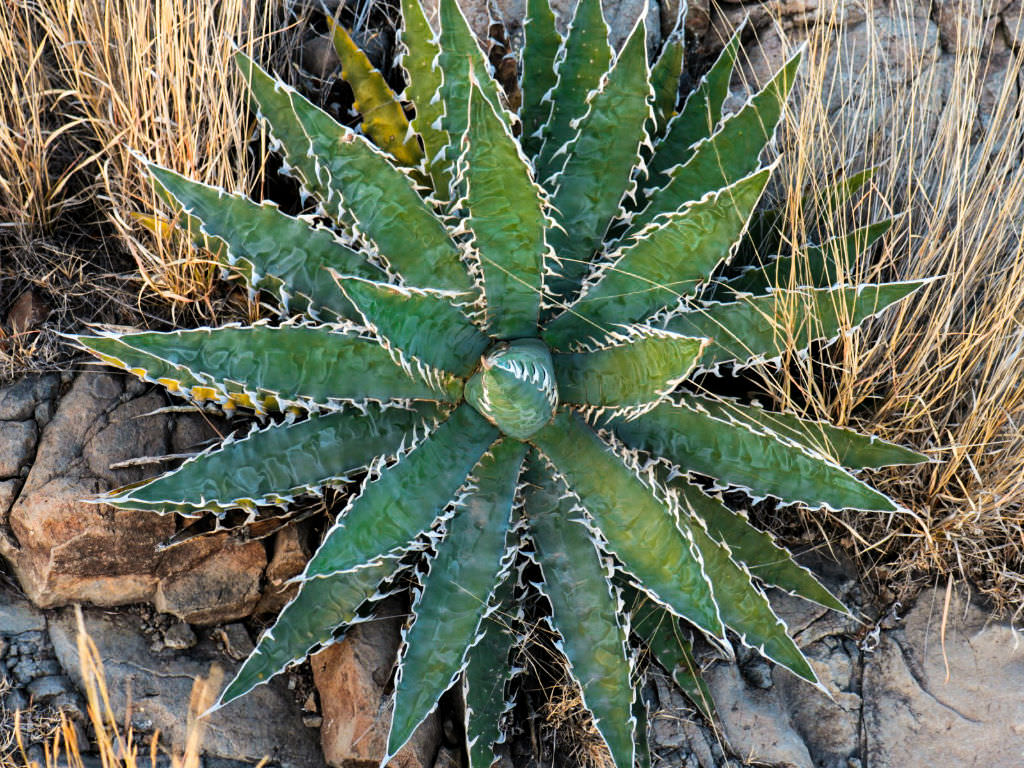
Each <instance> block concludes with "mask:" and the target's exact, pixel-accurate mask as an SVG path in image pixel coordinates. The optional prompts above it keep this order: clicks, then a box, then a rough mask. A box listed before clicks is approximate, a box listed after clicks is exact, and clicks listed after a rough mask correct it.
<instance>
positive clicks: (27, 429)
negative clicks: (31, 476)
mask: <svg viewBox="0 0 1024 768" xmlns="http://www.w3.org/2000/svg"><path fill="white" fill-rule="evenodd" d="M36 437H37V431H36V423H35V422H34V421H0V478H8V477H17V476H18V472H19V470H20V469H21V468H22V467H24V466H26V465H27V464H28V463H29V461H30V460H31V458H32V451H33V450H34V449H35V447H36Z"/></svg>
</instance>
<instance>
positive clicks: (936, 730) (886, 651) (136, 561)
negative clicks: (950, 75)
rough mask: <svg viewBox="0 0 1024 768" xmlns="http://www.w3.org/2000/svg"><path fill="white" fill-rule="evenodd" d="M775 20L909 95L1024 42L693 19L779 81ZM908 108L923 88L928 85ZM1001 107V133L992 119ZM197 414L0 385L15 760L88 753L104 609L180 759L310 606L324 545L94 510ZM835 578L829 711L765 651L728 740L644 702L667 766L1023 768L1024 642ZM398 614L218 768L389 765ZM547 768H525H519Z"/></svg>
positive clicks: (275, 709)
mask: <svg viewBox="0 0 1024 768" xmlns="http://www.w3.org/2000/svg"><path fill="white" fill-rule="evenodd" d="M566 1H567V0H561V2H562V5H565V4H566ZM867 1H868V0H865V2H867ZM639 2H641V0H625V1H624V2H622V3H613V4H611V5H610V6H609V7H610V9H611V11H610V13H609V16H610V20H611V21H612V22H613V25H614V28H615V29H614V32H613V36H616V39H621V38H622V37H624V34H625V28H626V25H627V23H628V21H629V20H631V19H632V18H633V17H634V16H635V14H636V12H637V10H638V8H639ZM570 4H571V3H570ZM484 7H485V6H484V5H482V4H480V3H475V4H473V5H472V7H470V8H469V15H470V17H471V20H472V21H473V23H474V25H475V26H476V27H477V29H478V31H480V32H481V33H483V32H486V30H487V25H488V23H489V17H488V14H486V13H485V12H484V11H483V10H482V9H483V8H484ZM522 7H523V2H522V0H501V2H498V3H497V8H498V10H499V11H501V12H503V13H505V14H506V16H507V18H508V19H509V20H510V22H511V23H510V27H511V28H512V33H513V37H514V36H515V34H516V33H517V32H516V30H517V29H518V27H517V25H516V24H517V23H516V20H517V19H520V18H521V17H522ZM556 7H561V6H556ZM772 8H774V10H778V11H780V12H781V13H782V14H783V16H784V18H785V19H786V22H785V23H784V25H783V26H784V28H785V30H784V31H785V33H786V34H788V35H789V36H790V38H791V39H793V38H795V39H799V38H800V35H801V34H802V30H804V29H805V28H806V25H808V24H814V23H818V22H819V21H821V20H822V19H825V18H829V17H830V16H831V17H833V18H836V19H838V20H841V21H842V22H843V26H842V31H841V33H840V34H841V35H842V37H843V40H841V41H838V42H837V44H844V45H847V46H849V47H850V49H851V50H857V49H858V46H863V45H865V44H866V41H867V40H868V39H869V38H870V39H872V40H875V41H876V42H877V41H880V44H882V45H884V46H886V51H887V52H888V53H887V55H888V56H889V58H890V59H891V61H892V62H893V71H892V77H894V78H897V79H899V78H900V77H903V78H904V79H905V80H907V79H908V78H907V76H906V72H907V71H908V70H907V69H906V68H903V69H901V67H902V66H903V65H902V63H901V62H903V61H904V60H905V59H906V57H907V56H909V55H910V53H909V52H911V51H912V52H913V55H914V56H915V57H917V56H923V57H925V58H926V59H928V60H929V61H931V62H932V66H936V67H940V68H942V67H947V68H948V67H951V66H953V64H952V61H953V58H952V55H951V51H953V50H954V49H955V47H956V46H957V45H958V44H962V41H960V39H959V37H958V36H959V35H960V34H961V33H960V31H959V30H960V29H961V27H960V25H959V24H958V20H959V19H961V18H962V15H963V14H964V13H969V14H975V15H977V16H978V18H979V19H980V20H981V24H982V26H983V27H984V28H985V30H986V37H985V40H986V42H985V45H986V46H988V50H989V51H990V54H991V56H990V62H991V64H990V68H989V71H988V72H986V73H985V77H986V78H989V79H991V81H992V82H993V83H996V82H998V79H999V77H1000V72H1001V68H1002V67H1005V62H1006V61H1007V60H1008V57H1009V56H1010V55H1012V54H1013V53H1014V52H1015V51H1018V50H1019V49H1020V46H1022V45H1024V33H1022V32H1021V29H1022V28H1024V25H1022V24H1021V23H1020V18H1021V4H1020V2H1019V0H1017V1H1015V2H1005V0H999V1H998V2H988V1H987V0H971V1H970V2H967V3H965V4H962V3H953V2H951V0H937V2H935V3H933V4H931V5H927V6H926V5H922V6H921V12H920V13H919V14H915V15H914V16H913V18H910V19H905V18H896V16H895V15H894V12H890V11H889V10H888V8H887V6H885V5H879V6H878V7H876V8H874V9H873V12H872V14H871V20H870V21H868V20H866V14H865V5H864V3H863V2H856V1H852V0H851V1H847V0H831V1H827V0H821V1H820V2H819V1H818V0H791V1H789V2H785V1H784V0H777V2H775V3H774V4H770V3H749V4H740V3H731V2H725V3H722V4H720V5H716V4H714V3H712V2H711V0H693V1H692V2H691V3H690V13H689V16H688V21H687V26H688V29H689V32H690V34H691V36H692V40H693V47H692V52H693V54H694V57H693V60H694V61H701V60H702V57H703V58H704V59H705V60H706V58H707V57H708V56H710V55H711V54H713V52H714V50H715V48H716V45H718V44H720V41H721V40H722V39H723V37H725V36H727V35H728V33H729V31H730V30H731V29H732V28H733V27H734V26H735V25H736V24H737V23H738V21H739V20H740V19H741V18H742V17H744V16H745V15H747V14H748V13H749V14H751V40H753V39H754V38H756V39H757V40H758V45H759V47H753V44H751V45H752V47H751V51H752V54H751V61H750V65H749V67H750V73H751V74H752V75H754V76H755V77H761V76H763V74H764V73H765V72H767V71H769V70H770V69H771V68H772V67H773V66H774V65H775V64H776V63H777V59H778V57H779V56H780V55H781V48H782V46H781V42H780V41H781V34H782V32H781V31H780V30H779V29H778V28H776V27H775V26H774V25H773V24H771V23H770V21H769V15H768V13H767V11H768V10H770V9H772ZM650 10H651V13H652V15H653V18H654V19H655V20H656V21H657V22H658V23H657V24H655V25H652V26H653V27H654V30H655V32H654V33H653V36H652V42H654V43H656V42H657V37H658V36H659V34H661V33H663V32H664V31H666V30H668V29H670V25H671V20H672V19H673V18H674V15H675V13H676V6H675V5H674V0H668V1H667V2H663V3H661V4H658V3H656V2H654V3H652V5H651V8H650ZM856 76H857V75H856V73H855V72H854V71H852V70H851V74H850V77H849V78H848V81H847V82H846V84H845V85H846V87H849V88H851V89H856V87H857V82H856ZM938 81H939V82H941V81H942V78H938ZM907 87H908V88H912V87H913V83H912V82H910V81H909V80H908V81H907ZM936 98H941V94H938V95H937V96H936ZM982 107H983V108H982V109H981V110H980V111H979V113H978V122H979V127H980V128H984V126H985V121H986V120H989V119H990V117H989V115H987V114H986V112H985V110H984V105H982ZM175 405H178V404H177V403H173V402H172V401H170V400H169V399H168V398H167V396H166V395H165V394H163V393H162V392H161V391H159V390H156V389H153V388H150V387H147V386H146V385H143V384H140V383H138V382H136V381H134V380H131V379H128V378H126V377H123V376H121V375H118V374H112V373H106V372H101V371H98V370H93V371H87V372H82V373H77V374H71V373H66V374H63V375H56V374H54V375H44V376H32V377H26V378H22V379H21V380H18V381H15V382H14V383H13V384H10V385H7V386H4V387H0V763H2V762H3V754H4V750H5V749H8V748H9V747H10V744H9V739H10V738H11V736H12V735H13V727H14V726H13V713H14V712H15V711H17V710H22V711H24V712H28V713H30V716H27V717H26V718H24V719H23V726H24V731H25V734H24V735H25V737H26V738H27V739H28V741H29V742H30V743H32V744H33V746H31V747H30V752H29V754H30V756H31V757H34V758H36V759H40V758H41V746H40V744H39V738H36V737H40V738H41V737H44V736H45V735H46V734H47V732H48V728H49V727H51V725H52V722H53V719H52V713H53V712H55V711H57V710H63V711H64V712H66V713H68V714H69V716H70V717H71V719H72V720H73V721H74V722H75V723H77V724H78V726H77V727H79V728H80V729H81V730H82V732H83V733H82V735H83V737H84V736H85V735H86V731H87V729H86V720H85V717H84V713H83V710H84V706H85V705H84V701H83V698H82V684H83V680H82V671H81V669H80V666H79V661H78V652H77V645H76V633H77V620H76V615H75V612H74V609H73V608H72V607H71V606H74V605H76V604H82V605H83V606H85V607H84V608H83V611H82V616H83V621H84V624H85V627H86V629H87V631H88V632H89V635H90V636H91V637H92V639H93V641H94V642H95V643H96V646H97V648H98V650H99V653H100V655H101V657H102V658H103V661H104V664H105V672H106V678H107V684H108V686H109V689H110V692H111V696H112V699H111V704H112V706H113V708H114V710H115V714H116V715H117V718H118V720H119V722H129V723H131V725H132V727H133V729H134V731H135V732H136V733H137V734H139V735H141V736H142V737H146V736H148V735H150V734H153V733H155V732H156V731H158V730H159V732H160V734H161V741H162V742H163V743H166V744H169V745H172V746H180V745H181V744H182V743H183V741H184V738H185V722H186V719H185V715H186V713H187V711H188V706H189V696H190V690H191V687H192V681H193V679H194V678H195V677H197V676H201V675H207V674H208V673H209V670H210V669H211V667H212V666H216V667H218V668H220V669H221V670H222V671H224V672H225V673H226V674H227V675H230V674H231V672H232V671H233V670H234V669H236V668H237V666H238V664H239V662H240V660H241V659H243V658H244V657H245V655H246V654H247V653H248V651H249V650H250V649H251V648H252V643H253V640H254V639H255V637H256V634H257V633H258V631H259V630H260V628H261V627H262V626H265V623H266V621H267V620H268V618H270V617H272V616H273V615H274V613H275V612H276V611H277V610H278V609H279V608H280V607H281V605H283V603H284V602H285V600H287V598H288V596H289V592H288V587H287V584H286V582H287V581H288V579H289V578H291V577H292V576H294V575H295V574H296V573H298V572H299V571H300V570H301V568H302V566H303V564H304V562H305V559H306V558H307V557H308V555H309V550H310V545H311V544H312V538H313V537H312V536H311V533H310V531H309V530H308V529H307V528H305V527H303V524H301V523H300V524H295V525H290V526H287V527H285V528H283V529H281V530H279V531H277V532H275V533H273V534H272V535H270V536H267V537H266V538H258V539H255V540H243V539H241V538H237V537H233V536H231V535H229V534H228V533H224V532H220V533H214V534H212V535H208V536H203V537H198V538H192V539H189V540H187V541H184V542H183V543H181V544H178V545H177V546H174V547H172V548H169V549H161V547H160V545H161V544H162V543H163V542H165V541H167V540H168V539H169V538H170V537H171V536H173V535H175V534H176V533H179V528H180V526H181V523H180V522H175V521H174V520H173V519H171V518H166V517H160V516H157V515H151V514H145V513H138V512H122V511H117V510H113V509H111V508H109V507H104V506H102V505H97V504H93V503H90V502H89V501H88V500H89V499H90V498H92V497H93V496H95V494H96V493H98V492H100V491H102V490H105V489H107V488H111V487H114V486H117V485H122V484H125V483H128V482H133V481H137V480H141V479H143V478H145V477H148V476H152V475H153V474H155V473H156V472H159V471H161V470H163V469H166V468H169V467H170V466H173V464H172V463H171V462H173V461H175V459H176V457H178V458H180V457H181V456H182V455H183V454H189V453H192V452H195V451H197V450H200V449H202V448H203V447H204V446H205V445H207V444H209V441H210V440H212V439H214V438H216V436H217V435H218V434H221V435H223V434H226V433H227V432H228V431H230V430H231V429H233V425H232V424H230V423H226V422H224V421H223V420H218V419H211V418H209V417H207V416H205V415H201V414H198V413H196V412H194V411H187V410H181V409H176V408H174V407H169V406H175ZM814 565H815V567H816V568H817V569H818V570H819V572H821V574H822V576H823V578H824V579H825V580H826V581H827V582H829V583H830V584H831V585H832V586H834V587H835V588H836V589H837V590H838V593H839V594H840V595H841V596H843V597H844V598H845V599H846V600H847V601H848V604H851V605H853V606H856V607H857V608H858V609H859V611H860V619H858V620H855V619H853V618H847V617H842V616H839V615H837V614H833V613H827V612H825V611H824V610H823V609H817V608H815V607H814V606H811V605H808V604H806V603H802V602H800V601H798V600H795V599H793V598H790V597H788V596H786V595H777V596H775V598H774V599H775V601H776V603H777V605H778V608H779V611H780V613H781V614H782V615H783V616H784V617H785V618H786V620H787V622H788V624H789V626H790V627H791V629H792V630H793V632H794V633H795V636H796V637H797V639H798V641H799V643H800V645H801V646H802V647H803V648H804V650H805V652H806V653H807V654H808V656H809V658H811V659H812V661H813V662H814V663H815V664H816V666H817V669H818V671H819V674H820V676H821V678H822V680H823V681H824V688H825V690H824V691H817V690H815V689H812V688H810V687H809V686H807V685H805V684H802V683H801V682H800V681H798V680H796V679H794V678H792V677H791V676H789V675H788V674H787V673H785V672H784V671H780V670H778V669H773V668H771V667H770V666H769V665H768V664H767V663H766V662H764V661H763V660H761V659H760V657H758V656H756V655H755V654H747V655H741V656H740V659H739V664H730V663H723V662H717V663H713V664H711V666H710V667H709V668H708V670H707V672H706V679H707V681H708V683H709V685H710V687H711V690H712V693H713V695H714V699H715V702H716V704H717V707H718V714H719V717H720V722H719V723H717V724H716V725H715V726H713V727H712V726H709V725H707V724H706V723H703V722H701V721H700V720H699V719H698V718H697V717H696V716H695V714H694V712H693V710H692V709H691V708H689V707H688V706H687V705H686V703H685V701H684V699H683V698H682V696H681V694H680V693H679V692H678V691H677V690H676V689H675V688H674V687H673V686H672V685H671V684H670V683H668V682H667V679H666V678H665V677H664V676H663V675H661V674H659V673H658V672H657V671H654V672H653V673H652V675H651V677H650V679H649V681H648V685H647V687H646V693H647V696H648V699H649V703H650V705H651V711H652V717H651V722H650V738H651V742H652V746H653V748H654V753H655V756H656V765H660V766H666V767H671V768H676V767H677V766H686V768H696V767H697V766H699V767H700V768H712V767H714V768H719V767H721V766H726V765H740V764H757V765H767V766H779V767H781V766H794V767H797V768H855V767H861V768H867V767H868V766H870V767H871V768H897V767H898V768H915V767H916V766H939V765H950V766H953V765H956V766H997V767H998V766H1014V765H1020V764H1024V698H1022V697H1021V696H1020V691H1021V690H1024V663H1022V662H1024V649H1022V648H1021V647H1020V644H1019V643H1018V642H1017V636H1016V633H1015V631H1014V629H1013V628H1012V627H1010V626H1008V625H1006V624H1002V623H999V622H990V621H987V619H986V616H987V613H986V611H985V608H984V606H981V605H979V604H978V603H977V602H975V601H973V600H972V599H971V597H970V595H969V594H966V593H964V592H961V591H960V590H953V591H951V592H948V593H947V591H946V590H945V589H933V590H929V591H925V592H924V593H923V594H921V595H920V596H919V597H918V599H917V601H916V602H915V603H914V604H913V605H905V606H900V605H898V604H897V605H885V606H878V605H874V604H872V602H871V600H870V599H869V597H868V596H866V595H863V594H861V592H860V590H859V588H858V587H857V585H856V584H855V583H854V582H853V581H851V580H850V579H849V576H848V575H847V573H846V572H844V571H843V570H842V569H840V568H838V567H837V566H835V565H834V564H831V565H830V564H828V563H826V562H824V561H816V562H815V564H814ZM5 574H6V576H5ZM393 609H394V610H393V611H391V612H390V613H391V615H392V616H393V618H391V619H388V620H384V621H375V622H370V623H366V624H361V625H359V626H357V627H356V628H355V629H353V631H352V632H350V634H349V635H348V636H347V637H346V638H345V640H343V641H342V642H340V643H338V644H336V645H334V646H331V647H330V648H328V649H326V650H324V651H322V652H321V653H320V654H318V655H317V656H316V657H314V659H313V660H312V662H311V663H310V664H309V665H308V667H303V668H300V669H298V670H296V671H294V672H291V673H288V674H285V675H282V676H280V677H279V678H278V679H277V680H275V681H274V682H273V683H271V684H270V685H268V686H264V687H262V688H261V689H259V690H258V691H256V692H254V693H253V694H251V695H249V696H247V697H245V698H243V699H242V700H241V701H239V702H236V703H234V704H232V705H230V706H229V707H227V708H225V709H224V710H222V711H219V712H217V713H216V714H214V715H213V716H212V717H211V718H210V720H209V727H208V729H207V731H206V736H205V739H204V748H205V753H206V763H205V764H206V765H207V766H208V767H212V766H223V767H225V768H226V767H227V766H230V765H237V764H239V763H255V762H257V761H259V760H260V759H261V758H262V757H264V756H267V757H269V759H270V760H271V762H272V764H276V765H280V766H297V767H298V766H301V767H302V768H306V767H307V766H309V767H313V766H320V765H324V764H328V765H331V766H335V767H337V768H363V767H364V766H365V767H366V768H368V767H369V766H377V765H378V764H379V760H380V757H381V755H382V754H383V749H384V739H385V737H386V723H387V721H388V716H389V715H388V712H387V701H388V693H389V689H388V686H389V684H390V678H391V667H392V662H393V658H394V654H395V652H396V649H397V644H398V632H399V627H400V625H401V622H402V613H403V611H402V605H401V604H400V603H395V604H394V605H393ZM456 721H457V717H456V713H454V711H446V710H445V709H444V708H442V711H441V713H440V714H438V715H435V716H432V717H431V718H430V719H428V721H427V722H425V723H424V725H423V726H421V728H420V730H419V731H418V733H417V735H416V737H415V738H414V740H413V742H412V743H411V744H410V745H409V746H408V747H407V748H406V749H405V750H404V751H403V753H402V754H400V755H399V756H398V757H397V758H396V759H395V760H394V761H393V763H392V765H395V766H400V767H401V768H431V767H433V766H436V768H451V767H452V766H458V765H459V764H460V759H461V758H460V757H459V755H460V747H459V733H458V726H457V724H456ZM33 739H35V740H34V741H33ZM516 754H517V755H518V754H519V752H516ZM529 762H530V761H529V760H526V759H523V758H520V757H517V758H516V760H514V761H513V760H512V759H511V758H509V759H508V760H507V761H506V766H511V765H515V766H516V768H519V766H520V765H526V764H527V763H529ZM87 765H89V764H88V763H87Z"/></svg>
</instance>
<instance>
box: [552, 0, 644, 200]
mask: <svg viewBox="0 0 1024 768" xmlns="http://www.w3.org/2000/svg"><path fill="white" fill-rule="evenodd" d="M579 6H580V0H576V6H575V10H574V11H573V14H572V18H570V19H569V25H568V29H567V30H566V33H565V35H564V36H563V35H561V33H558V24H557V20H556V24H555V32H556V33H557V34H558V35H559V37H560V38H561V40H562V42H561V44H560V45H559V46H558V51H557V52H556V53H555V60H554V64H553V66H554V70H555V84H554V85H553V86H551V88H549V89H548V92H547V93H545V94H544V95H543V96H542V97H541V99H540V103H541V104H550V105H551V106H552V109H551V110H550V111H549V113H548V119H547V120H546V121H545V122H544V123H543V124H542V125H541V126H540V128H538V129H537V131H536V132H535V133H534V135H533V138H539V139H543V141H542V142H541V146H540V149H539V150H538V151H537V157H538V158H540V157H543V156H544V155H545V154H546V150H547V144H548V140H549V137H548V136H546V135H545V134H546V133H547V131H548V130H549V127H550V125H551V119H552V117H554V98H553V97H554V94H555V91H557V90H558V88H559V86H560V85H561V84H562V63H563V62H564V61H565V57H566V56H567V55H568V50H567V48H566V44H567V43H568V41H569V38H571V37H572V33H573V29H574V28H575V26H576V14H577V12H578V11H579ZM553 10H554V9H552V11H553ZM644 13H646V10H645V11H644ZM601 23H602V24H603V25H604V39H605V42H606V43H607V44H608V47H609V48H611V43H610V42H608V35H609V33H610V31H611V30H610V29H609V27H608V22H607V21H605V18H604V9H603V8H602V10H601ZM627 39H628V38H627ZM606 74H607V73H606ZM603 78H604V76H602V81H601V82H603ZM648 79H650V78H648ZM598 90H600V87H599V88H597V89H595V90H593V91H591V92H590V93H588V94H587V97H586V99H585V101H584V103H587V104H589V102H590V99H591V97H592V96H593V95H594V94H595V93H597V91H598ZM588 111H589V110H588ZM584 114H586V112H584ZM573 141H575V137H574V138H572V139H570V140H569V141H567V142H566V143H565V144H563V145H562V146H561V147H558V148H557V149H556V150H555V152H554V153H552V155H551V159H552V160H553V159H554V158H555V157H557V156H558V155H559V154H563V153H564V152H565V148H566V146H567V145H568V144H570V143H572V142H573ZM536 173H537V169H536V168H534V175H536ZM558 173H559V172H558V171H555V172H554V173H552V174H551V175H550V176H549V177H548V178H546V179H539V181H540V183H541V184H543V185H544V186H546V187H551V182H552V180H553V179H554V178H555V177H556V176H557V175H558Z"/></svg>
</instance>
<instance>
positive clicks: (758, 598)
mask: <svg viewBox="0 0 1024 768" xmlns="http://www.w3.org/2000/svg"><path fill="white" fill-rule="evenodd" d="M684 482H685V481H684ZM684 524H686V523H684ZM689 528H690V533H691V534H692V536H693V540H694V542H695V543H696V544H697V548H698V549H699V550H700V554H701V558H702V559H703V561H704V570H705V571H706V572H707V574H708V578H709V579H710V580H711V583H712V584H713V585H714V591H715V600H716V601H717V602H718V605H719V608H720V610H721V612H722V621H724V622H725V624H726V626H728V627H729V628H730V629H731V630H733V631H734V632H735V633H736V634H737V635H739V637H740V639H741V640H742V641H743V643H745V644H746V645H748V646H750V647H751V648H754V649H756V650H757V651H759V652H760V653H761V654H762V655H763V656H766V657H767V658H769V659H771V660H772V661H774V662H775V663H776V664H779V665H780V666H783V667H785V668H786V669H788V670H789V671H790V672H792V673H793V674H795V675H797V676H798V677H802V678H803V679H804V680H807V681H808V682H810V683H813V684H815V685H819V684H820V683H819V682H818V676H817V675H816V674H815V673H814V669H813V667H811V665H810V663H809V662H808V661H807V659H806V658H804V654H803V652H802V651H801V650H800V648H799V647H798V646H797V644H796V643H795V642H794V641H793V638H791V637H790V636H789V631H788V629H787V627H786V623H785V622H784V621H783V620H782V619H780V618H779V617H778V616H777V615H776V614H775V611H774V610H772V607H771V604H770V603H769V602H768V598H766V597H765V596H764V593H763V592H762V591H761V590H759V589H758V588H757V587H755V586H754V584H753V582H751V580H750V574H749V573H748V572H747V571H746V570H745V569H744V568H742V567H741V566H739V565H737V564H736V563H735V562H734V561H733V560H732V559H731V558H730V557H729V550H728V548H726V547H725V546H724V545H722V544H721V543H720V542H718V541H715V540H714V539H712V538H711V537H710V536H709V535H708V534H707V532H705V531H704V529H703V528H702V527H701V526H700V524H699V523H697V524H696V525H689Z"/></svg>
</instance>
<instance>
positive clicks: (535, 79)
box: [519, 0, 563, 157]
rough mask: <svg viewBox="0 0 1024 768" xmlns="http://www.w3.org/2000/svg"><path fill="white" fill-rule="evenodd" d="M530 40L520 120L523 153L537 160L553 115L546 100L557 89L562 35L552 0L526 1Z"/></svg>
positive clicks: (526, 49) (525, 46)
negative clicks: (557, 71)
mask: <svg viewBox="0 0 1024 768" xmlns="http://www.w3.org/2000/svg"><path fill="white" fill-rule="evenodd" d="M524 30H525V37H526V41H525V43H524V44H523V76H522V92H523V101H522V105H521V106H520V107H519V119H520V120H521V122H522V124H523V129H522V130H523V132H522V144H523V150H524V151H525V152H526V154H527V155H528V156H529V157H535V156H536V155H537V153H538V152H539V151H540V148H541V145H542V144H543V143H544V137H543V135H542V129H543V127H544V124H545V123H547V121H548V118H549V117H550V116H551V101H550V99H545V96H549V93H548V92H549V91H550V90H551V89H552V88H554V87H555V83H556V82H557V80H558V75H557V74H556V73H555V56H556V54H557V53H558V50H559V48H560V47H561V46H562V43H563V41H562V36H561V35H559V34H558V30H557V29H556V28H555V14H554V11H552V10H551V6H550V5H549V4H548V0H526V22H525V24H524Z"/></svg>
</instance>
